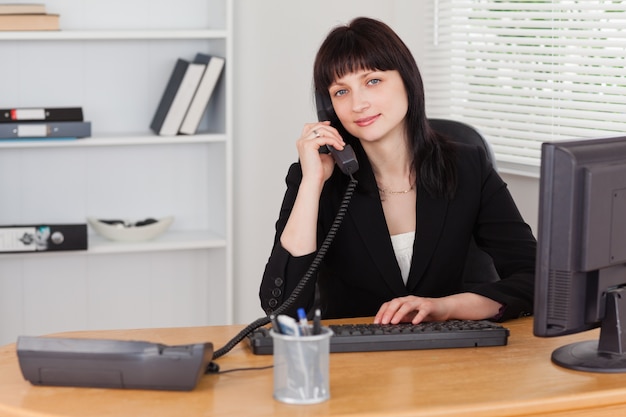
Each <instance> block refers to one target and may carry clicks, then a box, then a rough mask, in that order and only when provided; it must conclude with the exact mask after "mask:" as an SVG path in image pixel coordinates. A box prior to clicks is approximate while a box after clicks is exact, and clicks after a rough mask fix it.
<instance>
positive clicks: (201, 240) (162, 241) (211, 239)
mask: <svg viewBox="0 0 626 417" xmlns="http://www.w3.org/2000/svg"><path fill="white" fill-rule="evenodd" d="M224 247H226V239H225V238H224V237H223V236H219V235H217V234H215V233H213V232H207V231H192V232H182V231H181V232H167V233H165V234H163V235H162V236H160V237H159V238H157V239H155V240H150V241H146V242H114V241H111V240H108V239H105V238H103V237H101V236H98V235H95V234H94V235H89V248H88V250H87V251H86V253H87V254H101V253H129V252H154V251H175V250H193V249H216V248H224Z"/></svg>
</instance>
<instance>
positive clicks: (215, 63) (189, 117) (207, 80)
mask: <svg viewBox="0 0 626 417" xmlns="http://www.w3.org/2000/svg"><path fill="white" fill-rule="evenodd" d="M193 62H197V63H201V64H205V65H206V69H205V70H204V74H202V79H201V80H200V84H199V85H198V89H197V90H196V94H195V95H194V96H193V99H192V100H191V104H190V105H189V109H187V114H185V118H184V119H183V123H182V124H181V126H180V130H179V133H182V134H185V135H193V134H195V133H196V132H197V131H198V125H199V124H200V120H201V119H202V115H203V114H204V112H205V111H206V108H207V106H208V104H209V101H210V100H211V95H212V94H213V91H214V90H215V86H216V85H217V82H218V81H219V79H220V75H221V74H222V69H223V68H224V58H221V57H218V56H211V55H206V54H201V53H199V54H197V55H196V58H195V59H194V61H193Z"/></svg>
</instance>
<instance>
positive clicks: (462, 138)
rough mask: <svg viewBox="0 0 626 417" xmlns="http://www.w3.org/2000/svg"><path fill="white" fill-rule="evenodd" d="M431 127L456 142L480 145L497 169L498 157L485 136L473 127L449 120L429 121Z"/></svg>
mask: <svg viewBox="0 0 626 417" xmlns="http://www.w3.org/2000/svg"><path fill="white" fill-rule="evenodd" d="M428 122H429V123H430V127H432V128H433V129H434V130H435V131H436V132H438V133H440V134H442V135H444V136H447V137H448V138H450V139H452V140H453V141H455V142H461V143H470V144H474V145H480V146H482V147H483V148H485V151H486V152H487V157H488V158H489V160H490V161H491V164H492V165H493V166H494V168H495V167H496V157H495V155H494V153H493V149H492V148H491V145H490V144H489V142H487V140H486V139H485V138H484V137H483V135H482V134H481V133H480V132H479V131H478V130H476V128H474V127H473V126H470V125H468V124H466V123H463V122H458V121H456V120H448V119H428Z"/></svg>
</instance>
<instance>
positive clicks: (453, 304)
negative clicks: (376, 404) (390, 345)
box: [374, 292, 502, 324]
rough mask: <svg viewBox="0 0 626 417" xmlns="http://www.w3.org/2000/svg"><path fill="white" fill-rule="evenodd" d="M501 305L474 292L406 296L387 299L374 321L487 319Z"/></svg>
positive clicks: (393, 322)
mask: <svg viewBox="0 0 626 417" xmlns="http://www.w3.org/2000/svg"><path fill="white" fill-rule="evenodd" d="M501 308H502V304H500V303H499V302H497V301H495V300H492V299H490V298H487V297H483V296H482V295H478V294H475V293H470V292H466V293H460V294H453V295H448V296H446V297H441V298H427V297H418V296H415V295H407V296H406V297H398V298H394V299H393V300H390V301H387V302H386V303H384V304H383V305H381V306H380V309H379V310H378V313H376V317H375V318H374V323H379V324H390V323H391V324H397V323H400V322H407V323H408V322H411V323H413V324H417V323H421V322H422V321H445V320H450V319H459V320H485V319H489V318H492V317H495V316H496V315H497V314H498V313H499V311H500V309H501Z"/></svg>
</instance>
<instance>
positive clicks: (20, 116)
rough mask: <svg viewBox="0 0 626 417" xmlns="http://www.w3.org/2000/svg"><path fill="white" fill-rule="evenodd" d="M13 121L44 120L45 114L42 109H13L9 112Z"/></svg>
mask: <svg viewBox="0 0 626 417" xmlns="http://www.w3.org/2000/svg"><path fill="white" fill-rule="evenodd" d="M11 118H12V119H13V120H45V119H46V112H45V110H44V109H14V110H12V111H11Z"/></svg>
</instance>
